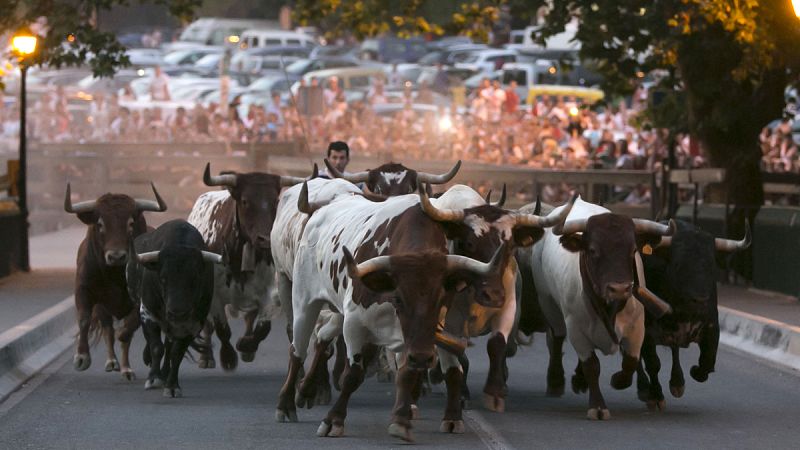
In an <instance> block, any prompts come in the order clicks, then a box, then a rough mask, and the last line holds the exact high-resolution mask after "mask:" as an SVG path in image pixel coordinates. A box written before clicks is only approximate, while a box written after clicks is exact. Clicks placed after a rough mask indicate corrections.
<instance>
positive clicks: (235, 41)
mask: <svg viewBox="0 0 800 450" xmlns="http://www.w3.org/2000/svg"><path fill="white" fill-rule="evenodd" d="M228 42H230V43H231V44H238V43H239V36H237V35H235V34H232V35H230V36H228Z"/></svg>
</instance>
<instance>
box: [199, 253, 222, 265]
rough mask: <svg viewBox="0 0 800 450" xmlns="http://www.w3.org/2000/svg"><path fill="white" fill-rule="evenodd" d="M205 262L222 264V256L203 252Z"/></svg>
mask: <svg viewBox="0 0 800 450" xmlns="http://www.w3.org/2000/svg"><path fill="white" fill-rule="evenodd" d="M202 253H203V261H208V262H211V263H214V264H219V263H221V262H222V255H220V254H217V253H213V252H206V251H203V252H202Z"/></svg>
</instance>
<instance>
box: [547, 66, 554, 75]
mask: <svg viewBox="0 0 800 450" xmlns="http://www.w3.org/2000/svg"><path fill="white" fill-rule="evenodd" d="M547 71H548V72H550V75H555V73H556V68H555V67H553V66H550V68H549V69H547Z"/></svg>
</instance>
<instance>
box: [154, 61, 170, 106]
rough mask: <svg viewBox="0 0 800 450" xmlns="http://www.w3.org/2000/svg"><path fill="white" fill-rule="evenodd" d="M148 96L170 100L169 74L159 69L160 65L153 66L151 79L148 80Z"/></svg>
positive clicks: (159, 99)
mask: <svg viewBox="0 0 800 450" xmlns="http://www.w3.org/2000/svg"><path fill="white" fill-rule="evenodd" d="M150 98H151V99H152V100H157V101H168V100H170V95H169V76H167V74H165V73H164V72H163V71H162V70H161V66H156V67H155V73H154V74H153V79H152V80H151V81H150Z"/></svg>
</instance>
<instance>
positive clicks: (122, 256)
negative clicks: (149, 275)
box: [105, 250, 128, 266]
mask: <svg viewBox="0 0 800 450" xmlns="http://www.w3.org/2000/svg"><path fill="white" fill-rule="evenodd" d="M105 257H106V264H108V265H109V266H124V265H125V263H127V262H128V252H127V251H126V250H108V251H106V253H105Z"/></svg>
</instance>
